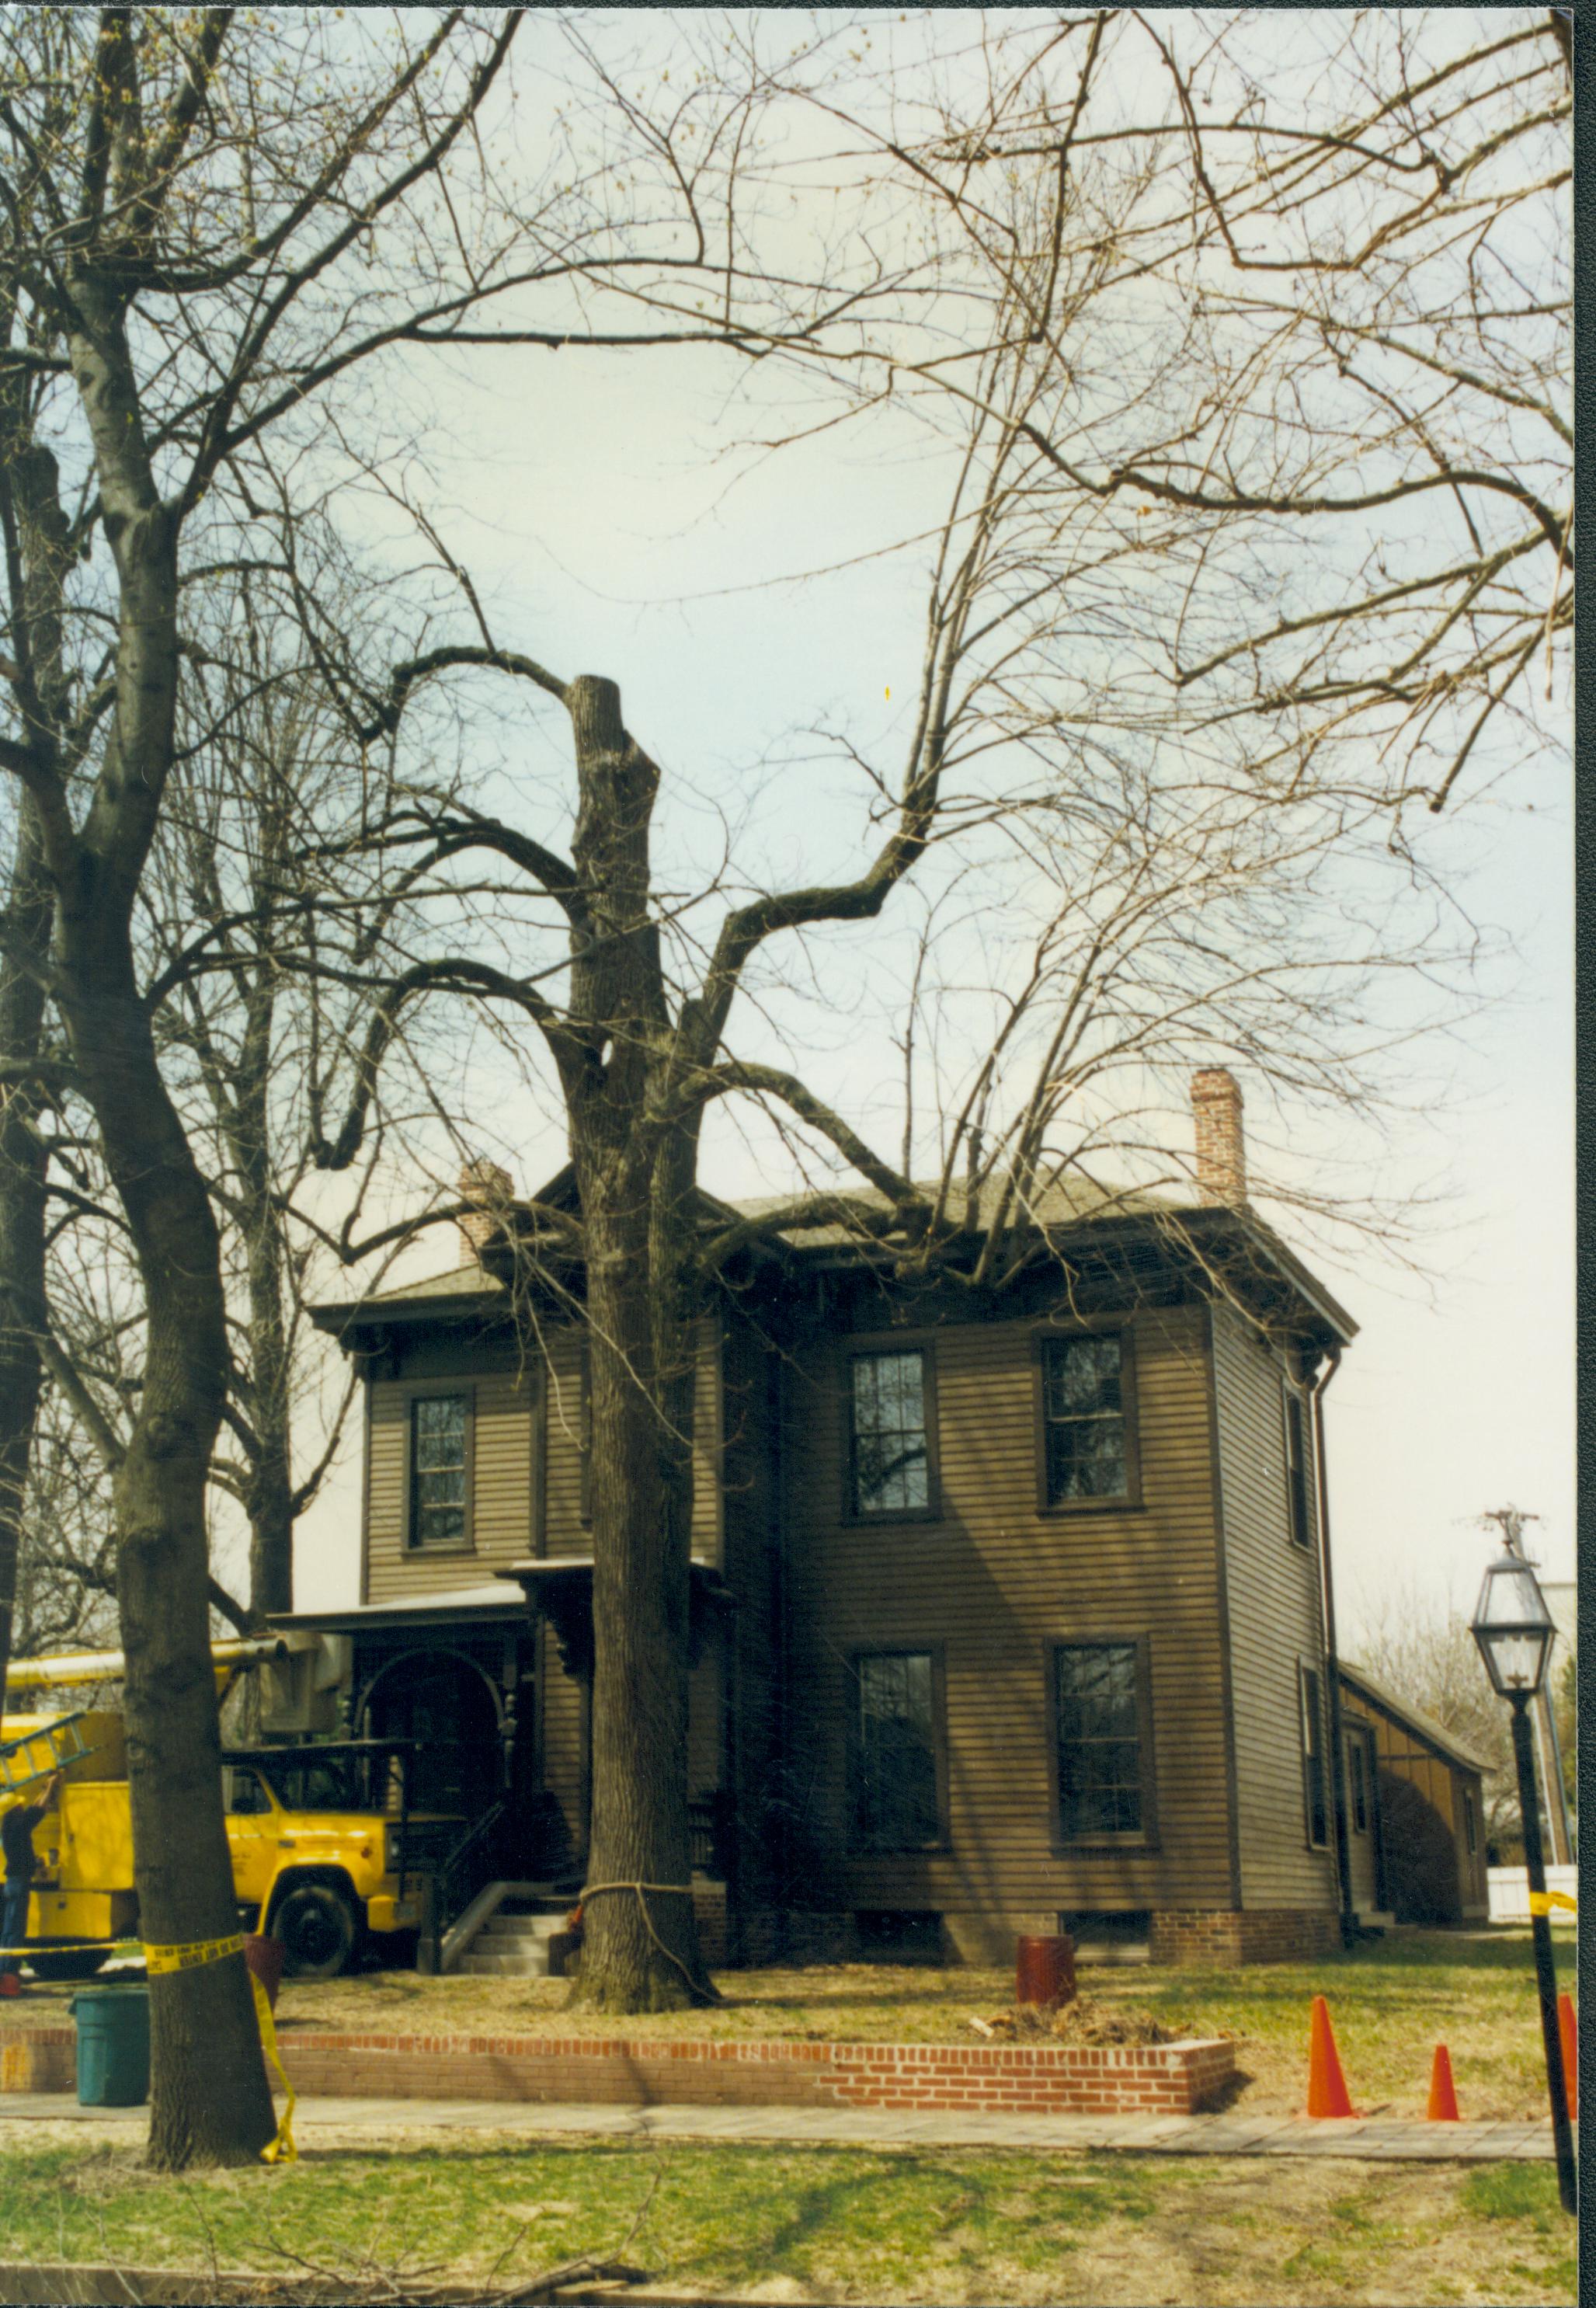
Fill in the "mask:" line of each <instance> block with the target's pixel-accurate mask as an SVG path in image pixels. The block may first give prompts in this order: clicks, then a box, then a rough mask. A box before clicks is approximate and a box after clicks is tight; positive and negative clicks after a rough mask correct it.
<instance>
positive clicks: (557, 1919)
mask: <svg viewBox="0 0 1596 2308" xmlns="http://www.w3.org/2000/svg"><path fill="white" fill-rule="evenodd" d="M565 1915H566V1910H564V1909H563V1908H562V1909H561V1910H560V1911H559V1913H557V1914H555V1915H514V1914H508V1913H506V1911H505V1910H504V1909H503V1908H496V1909H495V1910H494V1912H493V1914H492V1915H491V1916H488V1917H487V1918H486V1920H485V1923H484V1924H483V1925H482V1928H481V1929H480V1931H478V1932H477V1933H476V1937H475V1938H474V1939H473V1941H472V1942H471V1944H470V1946H469V1948H468V1950H467V1951H466V1952H465V1953H464V1954H463V1955H462V1956H460V1957H459V1959H458V1960H457V1961H456V1964H455V1967H454V1968H455V1969H456V1971H463V1972H467V1973H471V1974H475V1975H476V1976H478V1977H489V1978H508V1979H546V1978H547V1976H548V1969H549V1942H550V1940H551V1939H553V1936H554V1933H556V1932H562V1931H563V1930H564V1929H565Z"/></svg>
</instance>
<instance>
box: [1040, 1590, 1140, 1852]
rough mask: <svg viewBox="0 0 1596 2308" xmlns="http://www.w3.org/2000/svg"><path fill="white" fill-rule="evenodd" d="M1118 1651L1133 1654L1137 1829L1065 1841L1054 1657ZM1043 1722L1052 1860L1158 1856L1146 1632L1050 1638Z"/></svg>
mask: <svg viewBox="0 0 1596 2308" xmlns="http://www.w3.org/2000/svg"><path fill="white" fill-rule="evenodd" d="M1120 1649H1130V1650H1134V1651H1135V1653H1136V1701H1137V1710H1136V1711H1137V1757H1138V1761H1139V1762H1140V1766H1141V1796H1142V1823H1141V1826H1140V1827H1139V1829H1137V1830H1124V1831H1121V1832H1120V1833H1111V1832H1108V1831H1105V1830H1098V1831H1096V1832H1095V1833H1094V1834H1091V1835H1071V1836H1067V1835H1066V1834H1065V1832H1064V1797H1063V1785H1062V1779H1061V1775H1060V1769H1059V1764H1060V1753H1059V1750H1060V1737H1059V1654H1060V1651H1071V1650H1074V1651H1094V1650H1120ZM1043 1702H1044V1705H1043V1721H1044V1723H1045V1724H1046V1725H1047V1772H1048V1804H1049V1812H1050V1821H1049V1841H1050V1844H1051V1848H1052V1851H1053V1854H1054V1856H1055V1857H1060V1858H1062V1857H1068V1856H1072V1855H1073V1854H1075V1853H1077V1852H1081V1851H1156V1850H1158V1849H1159V1847H1160V1836H1159V1825H1158V1771H1157V1763H1156V1758H1155V1754H1154V1744H1153V1646H1152V1641H1151V1639H1150V1638H1149V1636H1148V1635H1147V1634H1146V1632H1145V1631H1143V1632H1137V1633H1135V1634H1129V1633H1112V1632H1109V1633H1098V1632H1095V1631H1094V1632H1092V1633H1090V1634H1069V1635H1057V1636H1054V1637H1053V1638H1051V1640H1050V1641H1048V1642H1047V1643H1046V1645H1045V1646H1044V1647H1043Z"/></svg>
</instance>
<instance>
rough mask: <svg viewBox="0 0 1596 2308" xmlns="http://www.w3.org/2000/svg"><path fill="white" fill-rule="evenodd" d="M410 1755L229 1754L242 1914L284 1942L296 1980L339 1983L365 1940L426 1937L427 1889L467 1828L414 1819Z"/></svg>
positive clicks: (337, 1749) (383, 1750)
mask: <svg viewBox="0 0 1596 2308" xmlns="http://www.w3.org/2000/svg"><path fill="white" fill-rule="evenodd" d="M410 1745H411V1743H409V1742H408V1741H403V1740H399V1741H392V1740H390V1741H383V1740H372V1739H356V1740H344V1741H339V1742H333V1741H327V1742H321V1741H318V1742H317V1743H316V1744H314V1745H313V1746H303V1747H283V1746H275V1747H253V1748H247V1749H232V1750H229V1751H228V1752H227V1753H226V1754H224V1757H223V1778H222V1787H223V1800H224V1804H225V1807H226V1814H227V1841H228V1843H229V1845H230V1846H231V1847H232V1853H233V1882H234V1888H235V1890H236V1893H237V1896H238V1901H239V1907H240V1911H241V1915H242V1916H244V1917H245V1921H246V1925H247V1927H248V1928H249V1929H251V1930H254V1931H260V1932H267V1933H270V1934H271V1936H272V1937H273V1938H276V1939H280V1940H281V1941H282V1942H283V1944H284V1946H285V1948H286V1949H287V1970H288V1972H289V1973H290V1974H291V1975H294V1976H297V1977H299V1978H302V1979H327V1978H330V1977H331V1976H333V1975H334V1974H335V1973H337V1972H339V1971H342V1970H344V1969H346V1968H347V1967H348V1964H349V1962H350V1960H351V1959H352V1958H353V1956H354V1954H355V1952H356V1948H357V1947H358V1946H359V1944H360V1942H361V1941H362V1939H363V1937H365V1936H367V1935H369V1936H370V1937H371V1938H373V1939H375V1940H378V1941H382V1940H385V1939H392V1938H394V1937H396V1936H399V1935H401V1934H407V1933H413V1932H415V1931H416V1930H417V1929H418V1927H419V1925H420V1923H421V1879H422V1877H423V1875H424V1874H425V1873H428V1872H429V1871H430V1870H432V1869H433V1868H435V1867H436V1866H437V1865H438V1864H440V1863H441V1862H442V1859H443V1858H444V1857H446V1856H447V1854H448V1852H449V1849H450V1847H451V1846H452V1844H453V1843H454V1842H455V1841H456V1840H457V1839H458V1838H459V1836H460V1834H461V1833H462V1832H463V1830H464V1828H465V1824H466V1823H465V1821H464V1820H462V1819H458V1818H449V1817H445V1816H443V1815H442V1814H433V1813H427V1814H419V1813H412V1812H411V1811H410V1810H409V1809H408V1805H407V1803H406V1800H405V1796H406V1785H407V1781H408V1776H409V1770H408V1766H409V1763H410V1760H411V1758H410Z"/></svg>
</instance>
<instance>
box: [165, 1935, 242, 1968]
mask: <svg viewBox="0 0 1596 2308" xmlns="http://www.w3.org/2000/svg"><path fill="white" fill-rule="evenodd" d="M243 1953H244V1933H242V1932H229V1933H228V1934H227V1938H226V1939H225V1940H183V1941H180V1942H176V1944H174V1945H169V1946H167V1947H152V1946H151V1945H150V1942H149V1941H148V1940H146V1941H145V1942H144V1963H145V1967H146V1968H147V1969H148V1971H149V1973H150V1978H151V1979H154V1978H156V1977H157V1976H159V1974H160V1973H162V1972H166V1971H197V1970H198V1969H199V1968H200V1966H201V1965H202V1964H203V1963H220V1962H221V1961H222V1960H223V1959H224V1958H225V1957H227V1956H230V1955H242V1954H243Z"/></svg>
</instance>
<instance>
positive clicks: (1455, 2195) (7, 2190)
mask: <svg viewBox="0 0 1596 2308" xmlns="http://www.w3.org/2000/svg"><path fill="white" fill-rule="evenodd" d="M68 2131H69V2127H66V2126H64V2125H53V2126H40V2127H39V2128H38V2129H37V2131H36V2130H35V2129H34V2128H32V2127H30V2130H29V2132H28V2134H27V2137H26V2141H25V2144H22V2145H20V2146H13V2145H12V2142H11V2140H8V2141H7V2149H6V2155H5V2157H4V2163H3V2164H0V2232H3V2233H4V2237H5V2243H4V2252H5V2254H6V2256H7V2257H10V2258H13V2259H17V2260H23V2259H30V2260H47V2261H50V2260H63V2259H64V2260H76V2261H95V2262H101V2263H103V2262H106V2261H116V2262H118V2263H120V2264H121V2265H123V2266H124V2267H143V2268H165V2269H194V2270H201V2271H204V2270H209V2269H211V2268H218V2269H254V2270H258V2271H261V2272H262V2277H263V2278H264V2281H263V2283H262V2298H265V2299H269V2298H270V2296H271V2291H270V2278H271V2276H272V2274H273V2273H274V2272H276V2273H278V2274H279V2275H281V2274H284V2273H287V2272H300V2271H302V2269H303V2267H304V2265H305V2263H306V2262H309V2263H312V2264H313V2265H316V2266H319V2267H321V2268H324V2269H330V2270H332V2271H335V2272H336V2273H337V2274H339V2276H340V2277H341V2278H343V2279H344V2280H345V2281H348V2279H349V2278H351V2276H356V2275H359V2274H362V2273H365V2274H368V2275H372V2276H382V2277H385V2278H388V2279H392V2278H394V2277H396V2276H399V2277H403V2276H407V2275H408V2276H409V2277H411V2278H416V2277H417V2276H419V2275H420V2273H421V2272H422V2271H423V2270H424V2269H432V2270H433V2271H434V2273H435V2274H438V2275H441V2274H442V2272H443V2271H444V2270H448V2271H450V2275H451V2276H452V2277H454V2278H458V2279H459V2283H460V2287H461V2289H460V2297H461V2298H462V2299H469V2298H470V2297H471V2296H472V2285H473V2283H474V2282H475V2283H476V2284H479V2285H480V2284H483V2283H485V2282H487V2281H489V2280H494V2279H495V2278H496V2280H498V2281H500V2282H507V2281H509V2280H510V2279H511V2278H522V2279H524V2278H527V2277H528V2276H529V2275H530V2274H532V2273H533V2272H534V2271H535V2270H536V2269H540V2268H545V2267H548V2266H550V2265H552V2264H555V2263H559V2262H562V2261H568V2260H571V2259H572V2258H575V2257H577V2256H578V2255H579V2254H582V2253H584V2252H590V2253H593V2254H595V2255H596V2256H598V2257H601V2258H611V2257H614V2256H615V2255H617V2254H619V2253H622V2252H623V2253H624V2256H625V2257H626V2258H627V2259H628V2260H630V2261H632V2262H634V2263H636V2264H639V2265H640V2266H643V2267H645V2268H647V2269H649V2270H650V2271H651V2272H652V2273H653V2274H655V2275H656V2277H659V2278H668V2280H669V2281H670V2282H671V2283H673V2284H679V2285H682V2286H688V2287H696V2288H699V2289H702V2290H707V2291H721V2292H726V2291H730V2292H748V2293H751V2294H754V2295H757V2296H758V2297H759V2299H761V2300H763V2301H791V2302H800V2301H836V2302H851V2301H860V2302H915V2303H926V2304H931V2303H939V2304H940V2303H944V2302H947V2303H955V2302H961V2303H962V2302H981V2303H1014V2304H1016V2308H1021V2304H1032V2303H1037V2304H1040V2303H1043V2302H1049V2303H1061V2302H1083V2303H1085V2302H1091V2303H1094V2304H1098V2308H1116V2304H1120V2303H1124V2304H1132V2303H1136V2304H1140V2303H1155V2302H1157V2303H1172V2304H1180V2308H1206V2304H1209V2303H1212V2304H1214V2308H1222V2304H1229V2303H1236V2304H1244V2303H1265V2302H1271V2303H1272V2302H1279V2303H1283V2304H1291V2303H1296V2302H1302V2303H1322V2302H1323V2303H1330V2302H1353V2301H1358V2302H1371V2301H1374V2302H1381V2303H1388V2304H1399V2303H1408V2302H1412V2303H1424V2304H1429V2303H1432V2302H1433V2303H1453V2302H1457V2303H1466V2304H1476V2303H1479V2304H1485V2303H1491V2304H1498V2303H1499V2304H1503V2308H1508V2304H1519V2303H1525V2304H1528V2303H1544V2304H1554V2303H1562V2302H1564V2301H1568V2302H1572V2300H1573V2299H1574V2296H1575V2295H1574V2282H1575V2269H1574V2259H1573V2241H1572V2225H1571V2223H1570V2222H1568V2221H1567V2220H1566V2218H1564V2217H1563V2215H1562V2214H1561V2213H1560V2212H1559V2210H1558V2208H1557V2192H1556V2187H1555V2183H1554V2181H1553V2178H1552V2175H1551V2173H1550V2171H1549V2170H1548V2169H1545V2168H1543V2167H1540V2166H1492V2167H1489V2168H1487V2169H1483V2170H1477V2171H1470V2172H1464V2171H1460V2170H1457V2169H1455V2168H1452V2167H1448V2166H1424V2165H1407V2166H1386V2167H1378V2166H1372V2165H1368V2164H1342V2163H1339V2162H1338V2163H1335V2164H1315V2163H1307V2162H1301V2161H1297V2160H1294V2159H1286V2158H1274V2159H1271V2160H1269V2161H1267V2162H1265V2161H1262V2160H1258V2159H1250V2160H1231V2161H1230V2162H1221V2161H1219V2160H1217V2159H1214V2160H1212V2161H1207V2160H1205V2161H1192V2162H1188V2161H1185V2160H1183V2159H1175V2158H1168V2159H1161V2160H1159V2161H1156V2162H1154V2161H1153V2160H1150V2159H1149V2160H1143V2161H1137V2160H1135V2159H1132V2158H1128V2157H1126V2158H1115V2157H1077V2156H1058V2155H1041V2154H1037V2153H1034V2152H1022V2151H1018V2150H1015V2151H1007V2152H1003V2153H995V2152H988V2151H982V2152H979V2153H976V2152H969V2153H963V2152H953V2151H945V2152H921V2151H918V2150H910V2149H891V2150H881V2151H876V2152H868V2151H863V2150H854V2149H802V2150H800V2149H773V2148H759V2147H710V2146H702V2147H699V2146H689V2145H670V2146H661V2145H653V2146H650V2145H647V2144H638V2145H634V2144H632V2143H630V2142H628V2143H620V2142H612V2141H592V2142H584V2143H581V2144H579V2145H578V2144H571V2145H564V2144H558V2145H550V2144H547V2143H545V2142H539V2143H538V2144H536V2146H528V2145H527V2144H525V2143H524V2142H523V2141H520V2140H512V2139H511V2138H510V2137H508V2136H507V2135H505V2134H502V2133H500V2134H488V2135H480V2134H475V2135H472V2136H471V2137H470V2138H463V2137H462V2138H459V2139H458V2140H450V2139H449V2138H448V2137H447V2136H444V2137H442V2138H441V2137H440V2136H439V2135H438V2134H437V2133H436V2132H435V2131H431V2132H427V2133H425V2134H424V2133H420V2132H416V2131H411V2132H408V2133H403V2132H396V2133H395V2134H393V2135H391V2136H390V2137H388V2136H385V2138H384V2140H383V2141H382V2144H377V2143H374V2142H373V2140H371V2138H370V2136H369V2135H356V2134H350V2135H347V2138H346V2141H345V2143H344V2144H340V2143H339V2136H338V2135H331V2134H329V2133H326V2132H320V2133H318V2135H317V2140H316V2145H315V2146H314V2147H313V2149H312V2150H311V2151H310V2153H309V2154H307V2155H306V2156H305V2157H304V2158H303V2159H302V2161H301V2162H299V2163H298V2164H296V2165H293V2166H283V2167H279V2168H278V2169H277V2170H267V2169H265V2168H264V2167H256V2168H253V2169H250V2170H246V2171H236V2172H219V2173H209V2174H202V2175H192V2176H189V2177H186V2178H184V2179H176V2180H175V2179H171V2178H164V2177H158V2176H157V2175H152V2174H150V2173H146V2172H144V2171H142V2170H141V2168H140V2167H139V2164H138V2160H137V2159H138V2155H139V2152H140V2151H139V2149H138V2147H137V2145H135V2144H132V2143H129V2144H127V2145H123V2144H121V2143H120V2142H119V2141H112V2140H95V2139H94V2138H93V2137H92V2136H86V2135H85V2130H84V2128H83V2127H79V2126H73V2127H71V2128H70V2131H71V2134H72V2136H67V2135H68ZM13 2137H14V2135H13ZM639 2214H640V2215H641V2218H640V2221H639Z"/></svg>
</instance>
